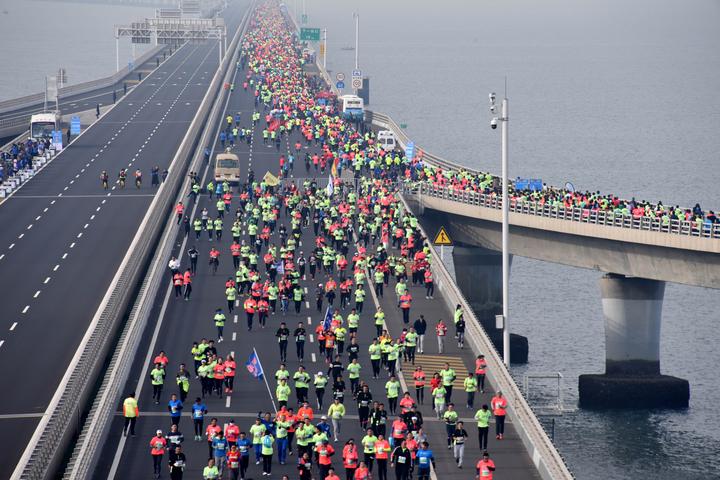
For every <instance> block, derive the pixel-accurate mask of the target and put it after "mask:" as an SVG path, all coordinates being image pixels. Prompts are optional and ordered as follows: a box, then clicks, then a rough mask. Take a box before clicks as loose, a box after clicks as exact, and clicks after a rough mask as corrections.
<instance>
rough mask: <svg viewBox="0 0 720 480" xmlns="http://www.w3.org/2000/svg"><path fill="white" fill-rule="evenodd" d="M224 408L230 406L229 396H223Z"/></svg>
mask: <svg viewBox="0 0 720 480" xmlns="http://www.w3.org/2000/svg"><path fill="white" fill-rule="evenodd" d="M225 408H230V397H229V396H226V397H225Z"/></svg>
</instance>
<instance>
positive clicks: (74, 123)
mask: <svg viewBox="0 0 720 480" xmlns="http://www.w3.org/2000/svg"><path fill="white" fill-rule="evenodd" d="M70 134H71V135H80V117H72V118H71V119H70Z"/></svg>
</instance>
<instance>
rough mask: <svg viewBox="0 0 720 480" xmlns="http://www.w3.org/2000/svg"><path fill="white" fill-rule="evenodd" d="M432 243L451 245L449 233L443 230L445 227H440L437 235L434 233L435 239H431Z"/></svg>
mask: <svg viewBox="0 0 720 480" xmlns="http://www.w3.org/2000/svg"><path fill="white" fill-rule="evenodd" d="M433 244H434V245H452V240H451V239H450V235H448V233H447V231H445V227H440V230H438V233H437V235H435V240H433Z"/></svg>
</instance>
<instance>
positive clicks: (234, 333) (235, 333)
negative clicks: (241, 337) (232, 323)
mask: <svg viewBox="0 0 720 480" xmlns="http://www.w3.org/2000/svg"><path fill="white" fill-rule="evenodd" d="M232 339H233V342H234V341H235V340H237V332H233V336H232Z"/></svg>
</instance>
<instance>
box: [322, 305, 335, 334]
mask: <svg viewBox="0 0 720 480" xmlns="http://www.w3.org/2000/svg"><path fill="white" fill-rule="evenodd" d="M332 318H333V315H332V310H330V307H327V310H325V319H324V320H323V330H330V325H332Z"/></svg>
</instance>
